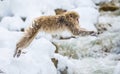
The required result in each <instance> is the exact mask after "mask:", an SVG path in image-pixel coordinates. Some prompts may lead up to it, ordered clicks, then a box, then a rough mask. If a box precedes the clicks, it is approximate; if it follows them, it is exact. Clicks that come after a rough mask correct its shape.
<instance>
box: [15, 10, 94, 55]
mask: <svg viewBox="0 0 120 74" xmlns="http://www.w3.org/2000/svg"><path fill="white" fill-rule="evenodd" d="M78 19H79V15H78V13H77V12H74V11H68V12H65V13H63V14H59V15H54V16H41V17H38V18H36V19H35V20H33V22H32V25H31V26H29V27H28V28H27V29H26V30H25V32H24V35H23V37H22V38H21V39H20V40H19V42H18V43H17V45H16V51H15V54H14V55H13V56H14V57H15V56H17V57H19V56H20V54H21V51H22V50H23V49H24V48H26V47H28V46H29V45H30V43H31V42H32V41H33V39H34V38H35V36H36V35H37V34H38V32H40V31H44V32H47V33H51V34H54V33H58V32H63V31H65V30H68V31H69V32H71V33H72V34H73V36H86V35H94V34H95V32H94V31H86V30H83V28H80V26H79V21H78Z"/></svg>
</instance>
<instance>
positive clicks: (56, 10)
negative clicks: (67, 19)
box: [55, 8, 67, 15]
mask: <svg viewBox="0 0 120 74" xmlns="http://www.w3.org/2000/svg"><path fill="white" fill-rule="evenodd" d="M65 12H67V10H65V9H61V8H58V9H55V14H56V15H59V14H63V13H65Z"/></svg>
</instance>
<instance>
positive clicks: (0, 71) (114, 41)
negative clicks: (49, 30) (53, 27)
mask: <svg viewBox="0 0 120 74" xmlns="http://www.w3.org/2000/svg"><path fill="white" fill-rule="evenodd" d="M109 1H111V0H76V1H75V0H0V51H1V52H0V74H120V26H119V25H120V15H118V16H115V15H110V14H109V15H108V13H109V12H108V13H107V12H106V13H104V14H103V15H101V13H100V12H99V11H98V8H99V7H98V6H96V5H95V3H96V4H98V3H100V2H109ZM56 8H63V9H66V10H68V11H69V10H74V11H77V12H78V13H79V14H80V19H79V21H80V26H81V27H83V28H86V29H87V30H94V31H97V29H96V27H95V25H97V24H100V25H101V26H104V27H106V28H107V29H108V31H106V32H103V33H102V34H100V35H99V36H98V37H94V36H86V37H79V38H76V39H74V38H72V39H69V40H54V42H55V44H56V45H57V46H58V51H59V53H57V54H56V53H54V52H55V50H56V48H55V46H54V45H53V44H52V43H51V42H50V41H49V40H50V39H51V37H50V36H49V35H46V37H41V38H36V39H34V41H33V42H32V43H31V45H30V46H29V47H28V48H26V49H24V51H25V52H26V54H22V55H21V56H20V57H19V58H13V53H14V50H15V46H16V42H17V41H18V40H19V39H20V38H21V36H22V35H23V32H21V29H23V28H26V27H27V26H29V25H30V23H31V20H32V19H34V18H35V17H38V16H43V15H55V12H54V9H56ZM21 17H22V18H26V20H25V21H23V20H22V19H21ZM109 24H110V25H112V26H110V25H109ZM64 34H65V33H64ZM65 35H67V34H65ZM38 36H39V35H38ZM51 58H56V59H57V60H58V64H57V66H58V67H57V69H56V67H55V66H54V64H53V62H52V61H51Z"/></svg>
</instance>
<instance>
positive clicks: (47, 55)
mask: <svg viewBox="0 0 120 74" xmlns="http://www.w3.org/2000/svg"><path fill="white" fill-rule="evenodd" d="M0 35H1V36H0V51H1V52H0V69H1V70H2V71H3V72H4V73H6V74H19V73H22V74H28V73H29V74H38V73H39V74H56V69H55V66H54V64H53V63H52V61H51V58H52V57H53V55H54V51H55V47H54V46H53V45H52V44H51V42H49V41H48V40H46V39H44V38H41V39H39V40H34V41H33V42H32V44H31V46H30V47H29V48H28V50H27V49H25V51H26V50H27V53H26V54H24V55H21V56H20V57H19V58H13V53H14V50H15V45H16V42H17V41H18V40H19V38H20V37H21V35H22V33H18V32H9V31H8V30H6V29H4V28H1V27H0ZM11 42H12V43H11ZM29 51H30V52H29Z"/></svg>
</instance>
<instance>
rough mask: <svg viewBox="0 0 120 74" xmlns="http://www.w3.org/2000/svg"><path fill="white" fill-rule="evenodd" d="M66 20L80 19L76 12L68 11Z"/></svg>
mask: <svg viewBox="0 0 120 74" xmlns="http://www.w3.org/2000/svg"><path fill="white" fill-rule="evenodd" d="M64 14H65V16H66V18H67V19H68V18H72V19H79V14H78V13H77V12H75V11H68V12H65V13H64Z"/></svg>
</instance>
